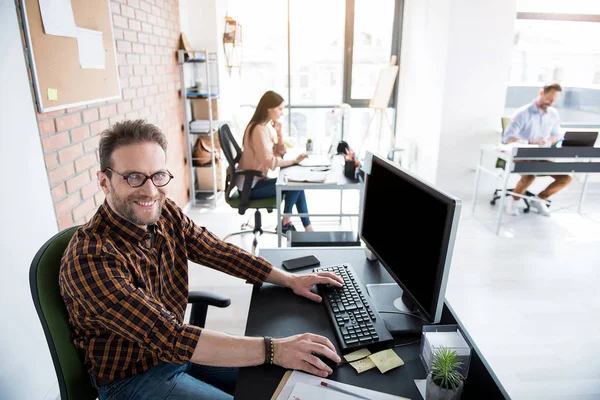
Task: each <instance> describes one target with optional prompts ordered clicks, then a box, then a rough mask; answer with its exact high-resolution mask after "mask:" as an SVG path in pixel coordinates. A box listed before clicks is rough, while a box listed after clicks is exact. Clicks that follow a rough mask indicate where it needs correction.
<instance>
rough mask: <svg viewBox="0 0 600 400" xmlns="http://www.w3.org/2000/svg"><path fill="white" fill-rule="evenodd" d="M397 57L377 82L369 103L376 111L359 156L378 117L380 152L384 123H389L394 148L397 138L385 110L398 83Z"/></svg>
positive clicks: (393, 58)
mask: <svg viewBox="0 0 600 400" xmlns="http://www.w3.org/2000/svg"><path fill="white" fill-rule="evenodd" d="M396 60H397V57H396V56H392V58H391V60H390V64H389V65H388V67H387V68H384V69H383V70H382V71H381V73H380V74H379V80H378V81H377V86H376V87H375V93H374V94H373V98H371V101H370V102H369V108H372V109H374V110H375V111H374V112H373V116H372V117H371V120H370V121H369V125H368V126H367V130H366V132H365V134H364V136H363V140H362V142H361V144H360V147H359V152H358V154H359V155H360V154H362V150H363V146H364V145H365V142H366V140H367V138H368V137H369V133H370V131H371V125H372V124H373V121H375V119H376V117H377V116H379V131H378V133H377V149H378V150H379V148H380V146H381V135H382V129H383V122H384V119H385V122H386V123H387V126H388V127H390V131H391V132H392V136H391V144H390V145H391V147H394V145H395V141H396V136H395V133H394V132H393V130H392V128H391V124H390V121H389V120H388V117H387V114H386V112H385V110H386V109H387V108H388V104H389V103H390V97H391V96H392V91H393V90H394V84H395V83H396V76H398V66H397V65H396Z"/></svg>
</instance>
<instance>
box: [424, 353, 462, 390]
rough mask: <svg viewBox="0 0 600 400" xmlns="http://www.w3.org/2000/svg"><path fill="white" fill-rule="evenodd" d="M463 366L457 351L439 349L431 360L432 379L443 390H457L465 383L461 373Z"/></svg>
mask: <svg viewBox="0 0 600 400" xmlns="http://www.w3.org/2000/svg"><path fill="white" fill-rule="evenodd" d="M462 364H463V363H462V362H461V361H460V360H459V359H458V354H457V353H456V351H453V350H450V349H448V348H445V347H438V348H436V349H435V350H434V352H433V358H432V360H431V379H432V380H433V382H434V383H435V384H436V385H438V386H439V387H441V388H442V389H452V390H456V389H457V388H458V387H459V386H460V384H461V383H462V381H463V376H462V374H461V373H460V372H459V369H460V367H461V365H462Z"/></svg>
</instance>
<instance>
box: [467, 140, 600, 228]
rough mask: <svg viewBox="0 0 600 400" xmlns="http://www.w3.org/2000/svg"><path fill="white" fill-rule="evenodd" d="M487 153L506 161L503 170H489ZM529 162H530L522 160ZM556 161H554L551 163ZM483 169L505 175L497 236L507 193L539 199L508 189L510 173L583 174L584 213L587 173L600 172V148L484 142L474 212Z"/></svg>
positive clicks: (503, 177) (501, 175)
mask: <svg viewBox="0 0 600 400" xmlns="http://www.w3.org/2000/svg"><path fill="white" fill-rule="evenodd" d="M488 156H491V157H496V158H500V159H502V160H504V161H505V165H504V169H503V170H501V172H498V169H497V168H496V169H490V168H488V167H486V166H485V165H484V159H487V157H488ZM519 161H527V162H519ZM548 161H553V162H548ZM481 172H487V173H489V174H491V175H493V176H495V177H496V178H502V179H503V184H502V191H501V193H500V199H499V200H500V206H499V208H498V215H497V218H496V235H498V234H499V233H500V225H501V223H502V215H503V214H504V204H505V200H506V196H507V195H513V196H518V197H522V198H527V199H528V200H529V201H540V200H539V199H537V198H532V197H530V196H523V195H520V194H517V193H514V192H512V191H510V190H508V189H507V188H508V179H509V177H510V174H513V173H516V174H519V175H560V174H584V175H585V177H584V181H583V188H582V189H581V194H580V196H579V205H578V208H577V212H579V213H581V205H582V204H583V198H584V196H585V191H586V188H587V182H588V174H589V173H600V148H598V147H559V148H550V147H516V146H514V147H513V146H509V145H482V146H481V153H480V156H479V164H478V165H477V171H476V174H475V189H474V194H473V212H475V205H476V204H477V193H478V190H479V180H480V177H481Z"/></svg>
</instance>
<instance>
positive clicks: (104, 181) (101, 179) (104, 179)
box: [96, 171, 110, 195]
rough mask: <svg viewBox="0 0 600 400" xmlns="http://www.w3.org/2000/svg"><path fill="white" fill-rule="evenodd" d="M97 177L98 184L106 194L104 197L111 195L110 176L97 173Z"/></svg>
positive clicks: (100, 172)
mask: <svg viewBox="0 0 600 400" xmlns="http://www.w3.org/2000/svg"><path fill="white" fill-rule="evenodd" d="M96 176H97V177H98V184H99V185H100V189H102V191H103V192H104V195H107V194H109V193H110V184H109V182H108V176H106V174H105V173H104V172H102V171H98V172H96Z"/></svg>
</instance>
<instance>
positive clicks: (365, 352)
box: [344, 348, 371, 362]
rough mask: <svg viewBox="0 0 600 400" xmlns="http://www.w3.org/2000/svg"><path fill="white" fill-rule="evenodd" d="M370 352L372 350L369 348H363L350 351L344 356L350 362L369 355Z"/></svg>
mask: <svg viewBox="0 0 600 400" xmlns="http://www.w3.org/2000/svg"><path fill="white" fill-rule="evenodd" d="M369 354H371V352H370V351H369V349H367V348H362V349H359V350H356V351H353V352H352V353H348V354H346V355H345V356H344V358H345V359H346V361H348V362H352V361H354V360H358V359H359V358H363V357H366V356H368V355H369Z"/></svg>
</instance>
